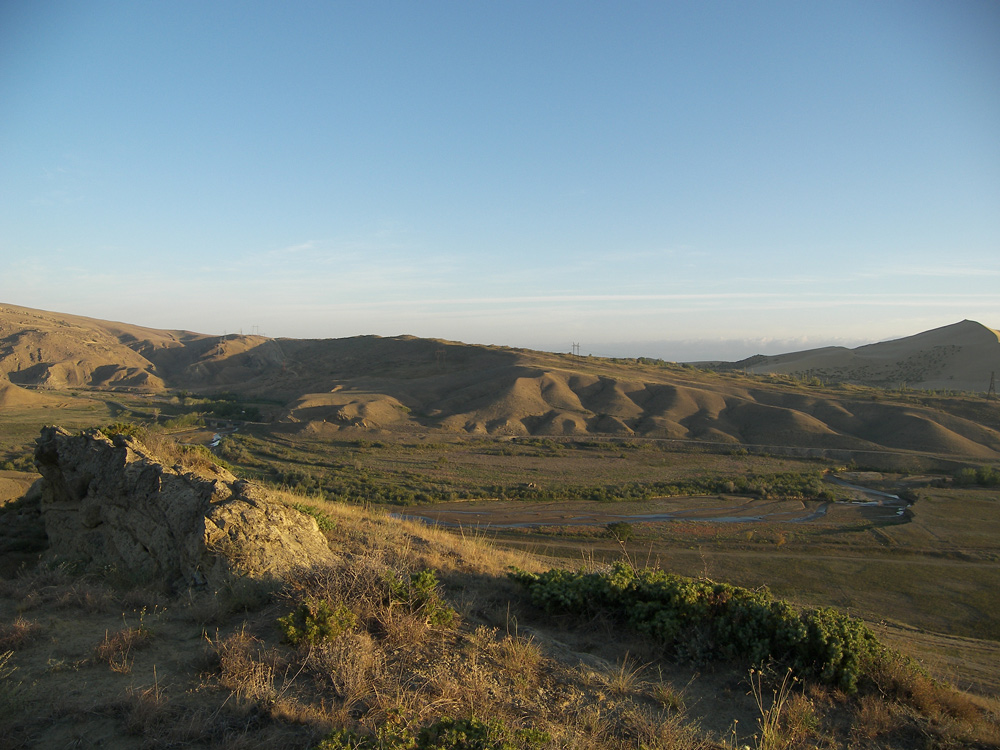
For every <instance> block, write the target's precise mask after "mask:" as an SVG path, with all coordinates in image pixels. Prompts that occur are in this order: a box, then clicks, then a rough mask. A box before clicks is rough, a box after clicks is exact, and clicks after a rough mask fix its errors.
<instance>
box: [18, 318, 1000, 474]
mask: <svg viewBox="0 0 1000 750" xmlns="http://www.w3.org/2000/svg"><path fill="white" fill-rule="evenodd" d="M990 337H992V339H990ZM998 343H1000V337H998V335H997V333H996V332H995V331H990V329H987V328H984V327H983V326H980V325H979V324H978V323H969V322H965V323H960V324H958V325H957V326H949V327H948V328H947V329H939V330H938V331H930V332H928V333H926V334H920V335H918V336H913V337H910V338H908V339H900V340H899V341H894V342H886V343H885V344H874V345H872V346H868V347H861V348H860V349H854V350H848V349H820V350H815V351H813V352H803V353H801V354H799V355H782V357H768V358H764V359H763V360H757V359H754V360H753V361H752V362H751V361H748V362H747V363H746V364H745V367H746V369H747V370H749V371H751V372H762V373H765V372H782V371H784V372H795V373H798V372H808V373H810V374H818V372H819V371H820V370H822V372H823V373H825V377H827V378H829V379H831V380H832V379H833V376H832V375H831V374H830V373H833V372H834V371H835V369H836V368H845V370H844V372H845V373H846V372H855V373H857V372H859V371H860V368H861V367H868V368H869V370H870V371H871V372H872V373H876V372H877V373H884V374H883V375H881V376H880V377H882V378H883V380H884V382H886V383H888V384H890V385H893V386H897V385H898V382H897V381H898V380H900V379H902V378H896V373H900V374H905V373H909V372H911V371H913V372H916V371H917V370H919V371H920V372H921V373H924V372H927V373H932V374H933V375H934V378H936V380H935V379H926V380H920V381H916V382H914V380H912V379H911V380H910V384H911V385H916V383H917V382H926V383H937V382H939V381H941V382H944V383H946V384H947V385H946V386H945V387H951V388H961V387H962V386H963V385H965V384H967V383H971V382H973V381H974V380H975V378H977V377H980V376H979V375H977V374H976V373H979V372H980V371H985V372H986V373H987V375H986V377H987V383H988V372H989V369H990V368H991V367H993V366H994V365H992V364H990V362H992V361H995V360H991V359H989V357H992V356H995V355H994V354H993V352H994V349H995V348H996V347H997V345H998ZM804 363H807V364H808V366H805V365H804ZM733 366H734V365H731V367H733ZM735 366H738V367H739V369H740V370H742V369H743V366H740V365H739V363H737V365H735ZM782 367H787V369H786V370H781V369H779V368H782ZM851 367H853V369H851ZM907 368H909V369H907ZM948 368H951V369H948ZM977 368H978V369H977ZM983 368H985V370H983ZM996 369H997V370H1000V362H998V364H997V365H996ZM950 374H954V377H949V375H950ZM872 377H874V376H872ZM842 379H844V378H842ZM982 387H983V386H981V387H980V390H981V389H982ZM72 389H112V390H116V389H125V390H131V391H140V392H148V393H163V392H164V391H167V390H173V391H179V390H188V391H191V392H194V393H219V392H222V391H228V392H234V393H239V394H243V395H244V396H247V397H250V398H265V397H266V398H267V399H269V400H270V401H271V402H272V403H273V402H277V404H279V405H274V406H273V408H269V417H268V418H269V420H270V425H271V428H272V429H274V430H277V431H282V430H283V431H288V432H297V431H308V432H309V433H311V434H315V435H316V436H317V437H322V436H323V435H330V436H332V435H335V434H338V433H347V434H348V435H351V434H356V435H358V436H361V435H363V434H370V433H372V432H375V433H377V432H379V431H386V432H397V433H410V434H416V433H427V432H448V433H457V434H465V435H498V436H503V435H506V436H529V435H537V436H541V435H548V436H574V435H575V436H581V435H582V436H586V435H592V434H603V435H618V436H633V435H634V436H640V437H648V438H670V439H683V440H697V441H710V442H714V443H723V444H726V443H728V444H732V445H739V444H745V445H764V446H783V447H789V446H791V447H795V448H797V449H802V450H803V451H810V450H820V449H842V450H848V451H859V450H876V451H878V450H892V451H903V452H906V451H916V452H924V453H933V454H940V455H951V456H963V457H976V458H986V459H997V458H1000V407H998V406H997V402H985V401H976V402H971V401H969V400H968V399H965V400H961V399H955V400H951V401H941V400H937V401H934V402H933V403H930V402H928V403H924V402H922V401H921V400H919V399H909V400H903V399H899V398H897V397H896V396H892V395H891V394H885V395H882V396H880V395H878V394H871V393H858V392H856V391H854V390H851V389H849V388H848V389H845V388H841V389H834V388H828V387H818V386H805V385H801V384H797V383H794V382H768V381H767V380H766V379H760V378H748V377H745V376H744V375H742V374H741V373H739V374H738V373H733V374H730V375H726V374H716V373H711V372H705V371H700V370H697V369H694V368H692V367H689V366H683V365H675V364H671V363H662V362H654V361H647V362H637V361H635V360H606V359H601V358H594V357H574V356H572V355H569V354H550V353H545V352H534V351H529V350H522V349H510V348H507V347H488V346H474V345H467V344H461V343H455V342H448V341H439V340H434V339H419V338H414V337H412V336H397V337H392V338H381V337H378V336H359V337H353V338H345V339H319V340H315V339H313V340H310V339H269V338H264V337H261V336H241V335H228V336H209V335H204V334H197V333H191V332H186V331H161V330H155V329H148V328H141V327H138V326H131V325H127V324H124V323H112V322H108V321H101V320H94V319H90V318H83V317H79V316H72V315H62V314H58V313H49V312H43V311H39V310H30V309H27V308H21V307H14V306H12V305H0V410H2V409H4V408H32V407H33V406H34V405H36V404H37V405H39V406H43V405H44V406H48V407H49V408H53V403H54V399H53V396H55V395H56V394H58V393H63V394H65V393H66V392H67V391H69V390H72ZM0 414H2V411H0Z"/></svg>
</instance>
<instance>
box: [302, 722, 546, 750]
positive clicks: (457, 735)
mask: <svg viewBox="0 0 1000 750" xmlns="http://www.w3.org/2000/svg"><path fill="white" fill-rule="evenodd" d="M551 741H552V738H551V737H550V736H549V735H548V734H547V733H546V732H542V731H539V730H537V729H511V728H510V727H508V726H507V725H506V724H504V723H502V722H500V721H497V720H493V721H488V722H483V721H480V720H479V719H476V718H469V719H452V718H449V717H447V716H446V717H444V718H442V719H439V720H438V721H436V722H434V723H433V724H430V725H429V726H426V727H424V728H423V729H421V730H420V731H419V732H418V733H417V734H416V736H414V734H413V733H412V731H411V730H410V729H408V728H407V727H402V726H400V725H398V724H395V723H389V724H387V725H385V726H383V727H381V728H380V729H379V730H378V731H377V732H376V733H375V734H374V735H369V736H362V735H358V734H356V733H354V732H350V731H347V730H338V731H335V732H333V733H332V734H330V735H329V736H327V737H326V738H325V739H324V740H323V741H322V742H320V743H319V745H317V746H316V748H315V750H538V749H539V748H542V747H544V746H546V745H548V744H549V743H550V742H551Z"/></svg>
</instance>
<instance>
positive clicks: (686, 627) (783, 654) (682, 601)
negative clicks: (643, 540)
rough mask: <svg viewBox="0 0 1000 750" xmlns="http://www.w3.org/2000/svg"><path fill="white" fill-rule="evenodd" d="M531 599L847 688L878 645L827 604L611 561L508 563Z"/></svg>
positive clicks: (713, 654)
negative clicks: (520, 566) (574, 568)
mask: <svg viewBox="0 0 1000 750" xmlns="http://www.w3.org/2000/svg"><path fill="white" fill-rule="evenodd" d="M512 576H513V577H514V578H515V580H517V581H519V582H520V583H521V584H522V585H524V586H526V587H527V589H528V591H529V594H530V596H531V599H532V601H533V602H534V603H535V604H536V605H537V606H539V607H541V608H543V609H545V610H546V611H547V612H549V613H551V614H588V615H592V614H596V613H598V612H603V613H606V614H609V615H611V616H612V617H615V618H616V619H619V620H621V621H624V622H626V623H628V624H629V625H631V626H632V627H634V628H635V629H636V630H638V631H639V632H641V633H644V634H646V635H648V636H650V637H652V638H654V639H655V640H657V641H658V642H660V643H663V644H664V645H666V646H668V647H671V648H673V649H674V651H675V652H676V653H677V654H679V655H687V656H697V657H698V658H699V659H743V658H746V659H748V660H749V661H750V662H752V663H754V664H763V663H764V662H767V661H769V660H772V659H773V660H776V661H778V662H781V663H784V664H787V665H788V666H790V667H792V668H793V669H794V670H795V671H796V672H797V673H798V674H800V675H802V676H807V677H812V678H815V679H817V680H819V681H821V682H824V683H826V684H830V685H834V686H837V687H839V688H841V689H843V690H845V691H847V692H854V691H855V690H856V689H857V685H858V680H859V678H860V677H861V676H862V675H863V674H865V672H866V670H868V669H869V668H870V667H871V665H872V664H873V663H874V661H875V660H876V659H877V658H879V657H880V656H881V654H882V653H883V651H884V648H883V647H882V646H881V644H879V642H878V640H877V639H876V637H875V635H874V634H873V633H872V632H871V630H869V629H868V627H867V626H866V625H865V624H864V623H863V622H861V621H860V620H858V619H855V618H852V617H849V616H848V615H845V614H842V613H840V612H838V611H836V610H833V609H812V610H805V611H802V612H799V611H797V610H796V609H795V608H793V607H792V606H791V605H789V604H788V603H787V602H784V601H780V600H775V599H774V598H773V597H772V596H771V594H770V592H768V591H767V590H766V589H762V590H750V589H745V588H741V587H738V586H731V585H729V584H725V583H714V582H712V581H699V580H694V579H691V578H684V577H682V576H677V575H671V574H669V573H665V572H663V571H660V570H652V569H648V568H646V569H642V570H633V569H632V568H630V567H629V566H627V565H625V564H623V563H617V564H615V565H614V566H612V567H611V568H610V569H609V570H606V571H604V572H599V573H584V572H577V573H573V572H570V571H566V570H559V569H554V570H550V571H548V572H546V573H541V574H535V573H527V572H524V571H516V572H515V573H513V574H512Z"/></svg>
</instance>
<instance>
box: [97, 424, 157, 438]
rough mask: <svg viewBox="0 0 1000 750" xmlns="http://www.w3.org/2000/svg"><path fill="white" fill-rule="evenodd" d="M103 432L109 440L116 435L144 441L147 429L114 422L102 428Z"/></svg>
mask: <svg viewBox="0 0 1000 750" xmlns="http://www.w3.org/2000/svg"><path fill="white" fill-rule="evenodd" d="M101 432H103V433H104V434H105V435H106V436H108V437H109V438H113V437H114V436H115V435H125V436H126V437H134V438H136V439H137V440H143V439H145V437H146V429H145V428H144V427H140V426H139V425H137V424H133V423H131V422H114V423H112V424H109V425H108V426H107V427H102V428H101Z"/></svg>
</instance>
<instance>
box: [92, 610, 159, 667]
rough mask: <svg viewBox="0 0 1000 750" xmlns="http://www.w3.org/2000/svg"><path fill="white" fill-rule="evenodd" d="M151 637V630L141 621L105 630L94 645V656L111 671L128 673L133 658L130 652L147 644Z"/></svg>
mask: <svg viewBox="0 0 1000 750" xmlns="http://www.w3.org/2000/svg"><path fill="white" fill-rule="evenodd" d="M152 637H153V632H152V631H151V630H150V629H149V628H147V627H146V626H145V625H143V624H142V623H141V622H140V623H139V625H136V626H135V627H126V628H122V629H121V630H117V631H115V632H114V633H112V632H110V631H105V633H104V640H103V641H101V642H100V643H99V644H97V646H95V647H94V658H95V659H96V660H97V661H101V662H105V663H107V664H108V666H110V667H111V671H112V672H117V673H119V674H128V673H129V672H131V671H132V662H133V659H134V658H135V657H134V655H133V653H132V652H133V651H135V650H137V649H140V648H144V647H146V646H148V645H149V641H150V639H151V638H152Z"/></svg>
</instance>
